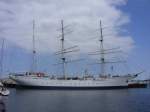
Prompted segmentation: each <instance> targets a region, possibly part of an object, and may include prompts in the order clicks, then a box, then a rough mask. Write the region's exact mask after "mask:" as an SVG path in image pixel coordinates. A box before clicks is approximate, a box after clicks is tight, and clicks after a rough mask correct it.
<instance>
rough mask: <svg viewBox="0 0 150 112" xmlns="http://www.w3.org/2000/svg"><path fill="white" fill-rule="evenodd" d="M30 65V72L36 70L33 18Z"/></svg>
mask: <svg viewBox="0 0 150 112" xmlns="http://www.w3.org/2000/svg"><path fill="white" fill-rule="evenodd" d="M32 33H33V34H32V45H33V46H32V66H31V73H35V71H36V48H35V21H34V20H33V32H32Z"/></svg>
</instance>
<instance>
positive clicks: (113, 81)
mask: <svg viewBox="0 0 150 112" xmlns="http://www.w3.org/2000/svg"><path fill="white" fill-rule="evenodd" d="M131 78H133V77H131V76H120V77H107V78H97V79H89V80H79V79H78V80H59V79H50V78H48V77H31V76H15V77H11V79H13V80H15V81H16V83H17V85H20V86H28V87H52V88H107V87H112V88H113V87H114V88H115V87H127V86H128V80H129V79H131Z"/></svg>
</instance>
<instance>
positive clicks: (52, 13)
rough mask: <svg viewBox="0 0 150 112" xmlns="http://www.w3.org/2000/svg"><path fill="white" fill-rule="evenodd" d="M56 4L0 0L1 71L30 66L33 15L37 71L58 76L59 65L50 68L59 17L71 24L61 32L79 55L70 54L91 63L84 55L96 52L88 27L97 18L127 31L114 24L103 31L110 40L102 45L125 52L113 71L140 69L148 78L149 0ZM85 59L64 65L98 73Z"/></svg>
mask: <svg viewBox="0 0 150 112" xmlns="http://www.w3.org/2000/svg"><path fill="white" fill-rule="evenodd" d="M61 2H62V3H60V2H59V0H56V1H48V0H45V2H42V1H40V0H39V1H38V2H37V1H35V0H31V1H30V2H27V1H26V0H21V1H18V0H14V1H13V2H10V1H9V0H0V6H1V8H0V25H1V27H0V34H1V37H0V38H5V52H4V55H5V57H4V60H3V64H4V67H3V68H4V74H7V73H8V72H21V71H29V70H30V68H31V48H32V20H33V18H34V19H36V22H37V25H36V38H37V39H36V45H37V46H36V47H37V53H38V54H37V60H38V71H43V72H48V73H57V74H61V66H53V64H54V63H57V61H58V57H56V56H55V55H53V53H54V52H55V51H57V50H58V49H59V42H58V41H59V40H58V39H57V38H56V37H57V36H58V35H59V32H56V29H58V28H60V20H61V19H64V21H65V24H71V29H72V30H74V32H73V34H71V35H68V36H66V38H67V42H68V43H67V45H68V46H72V45H79V48H80V53H79V54H77V57H74V56H73V58H86V59H88V60H90V62H94V61H95V59H93V58H91V57H88V56H87V53H88V52H90V51H93V50H96V49H97V48H98V43H97V41H96V40H94V39H92V40H89V39H91V37H92V38H93V37H95V36H96V37H97V36H98V35H97V34H98V32H97V33H96V35H95V33H93V31H95V29H97V28H98V22H99V19H102V21H103V24H104V26H112V27H113V26H114V25H118V26H119V29H121V30H126V32H124V33H123V32H121V31H120V30H118V29H116V28H115V27H113V29H112V30H111V31H110V30H109V31H104V33H105V34H109V33H110V34H111V37H110V38H107V37H106V40H107V41H108V43H107V42H106V45H107V46H106V47H108V48H110V47H118V46H120V47H121V48H122V49H123V51H124V52H126V55H128V56H127V57H128V58H126V60H127V61H128V62H127V64H126V65H125V66H126V67H124V65H123V64H122V65H119V66H120V67H119V68H117V69H116V71H117V70H118V71H119V72H122V73H123V74H125V73H129V72H131V73H135V72H140V71H142V70H145V71H146V72H145V73H143V74H142V75H141V77H146V78H147V77H150V76H149V74H150V70H149V67H150V63H149V57H150V53H149V48H150V44H149V42H150V38H149V36H150V32H149V29H150V22H149V20H150V15H149V14H148V11H149V10H150V1H149V0H128V1H127V0H114V1H113V0H108V1H106V0H93V1H91V0H83V1H82V2H80V0H76V1H74V2H71V1H67V0H62V1H61ZM61 4H63V5H61ZM68 4H69V5H68ZM31 15H32V16H31ZM122 26H124V27H122ZM119 34H122V35H119ZM89 35H91V36H89ZM0 42H2V41H0ZM68 46H67V47H68ZM73 55H76V54H73ZM71 57H72V56H71ZM87 63H88V61H83V62H79V63H74V64H70V65H68V69H67V70H68V73H73V74H80V73H83V71H84V69H85V68H88V69H89V72H91V73H94V74H96V73H99V71H100V70H99V66H96V65H94V66H88V65H87ZM115 66H116V65H115ZM109 67H110V66H109Z"/></svg>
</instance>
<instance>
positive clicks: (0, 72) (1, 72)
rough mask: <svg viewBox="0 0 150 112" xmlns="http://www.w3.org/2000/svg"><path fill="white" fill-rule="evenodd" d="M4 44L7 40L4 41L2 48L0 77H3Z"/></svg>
mask: <svg viewBox="0 0 150 112" xmlns="http://www.w3.org/2000/svg"><path fill="white" fill-rule="evenodd" d="M4 44H5V39H3V40H2V47H1V57H0V75H3V58H4Z"/></svg>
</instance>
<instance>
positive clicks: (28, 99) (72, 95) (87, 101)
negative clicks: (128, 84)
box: [0, 88, 150, 112]
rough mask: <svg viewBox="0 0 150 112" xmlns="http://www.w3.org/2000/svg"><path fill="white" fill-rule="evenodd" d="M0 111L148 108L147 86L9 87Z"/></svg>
mask: <svg viewBox="0 0 150 112" xmlns="http://www.w3.org/2000/svg"><path fill="white" fill-rule="evenodd" d="M2 109H3V110H2ZM0 112H150V88H140V89H120V90H85V91H81V90H78V91H75V90H64V91H63V90H28V89H10V95H9V96H0Z"/></svg>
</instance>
